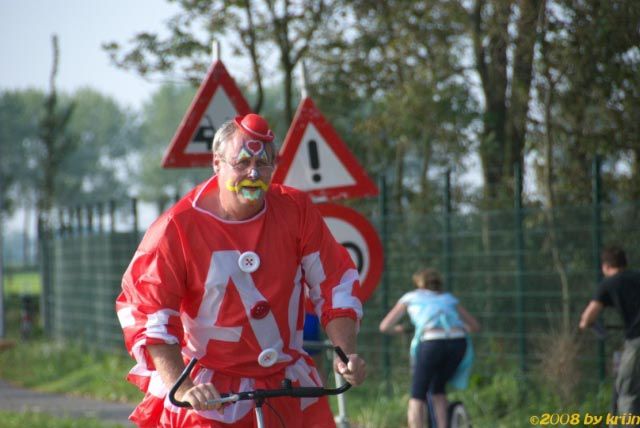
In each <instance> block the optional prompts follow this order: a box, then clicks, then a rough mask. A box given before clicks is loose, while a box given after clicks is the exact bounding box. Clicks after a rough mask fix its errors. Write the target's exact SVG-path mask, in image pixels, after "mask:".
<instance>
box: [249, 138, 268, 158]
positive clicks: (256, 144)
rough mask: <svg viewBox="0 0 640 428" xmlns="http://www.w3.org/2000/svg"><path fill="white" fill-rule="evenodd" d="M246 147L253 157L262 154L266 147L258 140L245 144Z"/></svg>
mask: <svg viewBox="0 0 640 428" xmlns="http://www.w3.org/2000/svg"><path fill="white" fill-rule="evenodd" d="M245 146H246V147H247V150H249V151H250V152H251V154H252V155H257V154H259V153H260V152H262V149H263V147H264V145H263V143H262V141H257V140H251V141H247V142H246V143H245Z"/></svg>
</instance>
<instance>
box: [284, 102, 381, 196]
mask: <svg viewBox="0 0 640 428" xmlns="http://www.w3.org/2000/svg"><path fill="white" fill-rule="evenodd" d="M279 158H280V160H279V162H278V166H277V168H276V170H275V172H274V174H273V182H274V183H282V184H285V185H287V186H291V187H295V188H297V189H300V190H302V191H304V192H307V193H309V194H310V195H311V196H312V198H313V199H314V200H316V201H320V200H329V199H341V198H355V197H364V196H375V195H377V194H378V188H377V187H376V185H375V184H374V183H373V181H371V179H370V178H369V176H367V173H366V172H365V170H364V168H362V167H361V166H360V164H359V163H358V161H357V160H356V158H355V156H353V154H352V153H351V152H350V151H349V148H348V147H347V145H346V144H345V143H344V142H343V141H342V139H341V138H340V136H339V135H338V133H337V132H336V131H335V130H334V129H333V127H332V126H331V124H330V123H329V122H328V121H327V120H326V119H325V118H324V116H323V115H322V113H321V112H320V110H318V108H317V107H316V106H315V104H314V103H313V101H312V100H311V98H304V99H303V100H302V102H301V103H300V106H299V107H298V111H296V115H295V117H294V118H293V123H292V124H291V127H290V128H289V132H287V136H286V137H285V140H284V143H283V145H282V148H281V149H280V155H279Z"/></svg>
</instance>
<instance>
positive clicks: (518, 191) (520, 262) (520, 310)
mask: <svg viewBox="0 0 640 428" xmlns="http://www.w3.org/2000/svg"><path fill="white" fill-rule="evenodd" d="M513 175H514V180H515V188H514V192H513V193H514V197H515V200H514V208H515V209H514V214H515V233H516V236H515V238H516V239H515V243H516V248H515V251H516V313H517V314H518V317H517V320H518V327H517V328H518V349H519V352H520V370H521V371H522V373H525V372H526V371H527V361H526V357H527V341H526V331H525V329H526V324H525V318H524V316H525V313H524V312H525V302H524V278H523V275H524V232H523V229H522V218H523V210H522V173H521V170H520V164H519V163H516V164H515V165H514V174H513Z"/></svg>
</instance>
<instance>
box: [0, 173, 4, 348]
mask: <svg viewBox="0 0 640 428" xmlns="http://www.w3.org/2000/svg"><path fill="white" fill-rule="evenodd" d="M0 189H3V183H2V174H0ZM3 195H4V192H3V194H0V339H3V338H4V336H5V325H4V259H3V257H2V256H3V254H2V253H3V248H4V246H3V241H2V238H3V236H2V234H3V233H4V215H3V211H2V210H3V209H4V205H3V202H4V201H3V199H4V196H3Z"/></svg>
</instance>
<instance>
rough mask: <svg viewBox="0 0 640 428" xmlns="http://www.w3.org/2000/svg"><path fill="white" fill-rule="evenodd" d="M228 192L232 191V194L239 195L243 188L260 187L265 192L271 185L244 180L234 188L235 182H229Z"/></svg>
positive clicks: (259, 181)
mask: <svg viewBox="0 0 640 428" xmlns="http://www.w3.org/2000/svg"><path fill="white" fill-rule="evenodd" d="M225 187H226V188H227V190H230V191H232V192H236V193H238V192H239V191H240V189H242V188H243V187H259V188H260V189H262V190H264V191H265V192H266V191H267V190H268V189H269V185H268V184H267V183H265V182H264V181H262V180H256V181H251V180H247V179H245V180H242V181H241V182H240V183H238V184H237V185H235V186H234V184H233V182H232V181H231V180H229V181H227V183H226V186H225Z"/></svg>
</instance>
